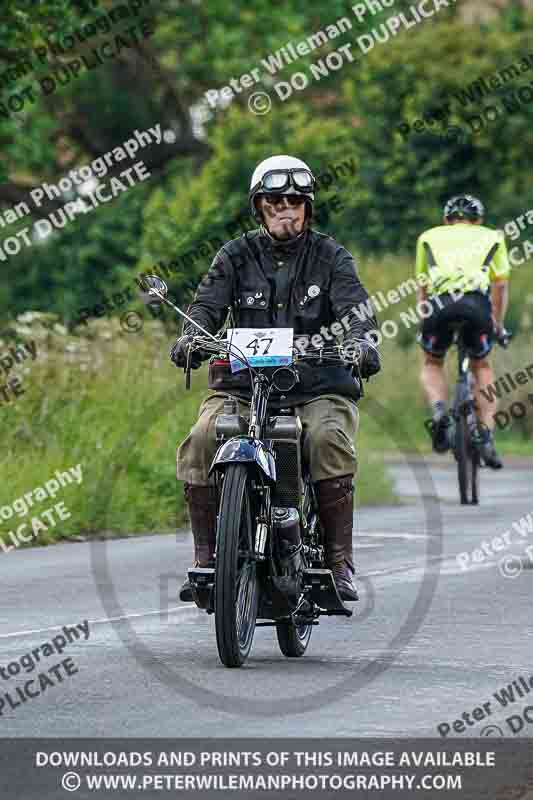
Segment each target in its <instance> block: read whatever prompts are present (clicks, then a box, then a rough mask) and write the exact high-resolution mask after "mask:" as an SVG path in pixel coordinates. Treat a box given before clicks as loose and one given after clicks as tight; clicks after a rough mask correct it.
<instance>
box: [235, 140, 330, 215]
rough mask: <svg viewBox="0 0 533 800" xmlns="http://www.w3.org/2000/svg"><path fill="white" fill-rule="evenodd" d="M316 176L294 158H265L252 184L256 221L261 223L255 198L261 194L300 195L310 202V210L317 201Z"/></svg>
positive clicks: (256, 169) (256, 171) (258, 166)
mask: <svg viewBox="0 0 533 800" xmlns="http://www.w3.org/2000/svg"><path fill="white" fill-rule="evenodd" d="M315 188H316V181H315V176H314V175H313V173H312V172H311V170H310V169H309V167H308V166H307V164H306V163H305V161H302V160H301V159H299V158H294V157H293V156H271V157H270V158H265V160H264V161H261V163H260V164H258V165H257V167H256V168H255V170H254V174H253V175H252V180H251V182H250V193H249V199H250V205H251V208H252V214H253V215H254V217H255V219H256V220H258V221H259V222H261V221H262V220H261V214H260V212H259V211H258V210H257V208H256V205H255V198H256V197H257V196H258V195H261V194H280V195H283V194H299V195H302V196H303V197H305V198H306V199H307V200H309V206H310V210H312V207H313V206H312V204H313V201H314V199H315Z"/></svg>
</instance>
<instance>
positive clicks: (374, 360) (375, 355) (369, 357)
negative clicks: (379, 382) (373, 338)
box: [359, 342, 381, 378]
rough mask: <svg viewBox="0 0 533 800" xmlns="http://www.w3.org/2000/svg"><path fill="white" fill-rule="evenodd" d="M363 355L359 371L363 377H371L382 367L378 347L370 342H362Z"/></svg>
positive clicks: (360, 359) (360, 344)
mask: <svg viewBox="0 0 533 800" xmlns="http://www.w3.org/2000/svg"><path fill="white" fill-rule="evenodd" d="M359 346H360V348H361V355H360V358H359V371H360V373H361V377H362V378H370V376H371V375H375V374H376V373H377V372H379V371H380V369H381V359H380V357H379V351H378V349H377V347H375V346H374V345H372V344H370V342H360V343H359Z"/></svg>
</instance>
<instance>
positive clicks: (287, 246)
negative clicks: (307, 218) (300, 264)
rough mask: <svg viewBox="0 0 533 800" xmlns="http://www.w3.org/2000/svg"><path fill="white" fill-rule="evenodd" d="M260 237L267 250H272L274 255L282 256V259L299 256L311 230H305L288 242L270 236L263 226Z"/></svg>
mask: <svg viewBox="0 0 533 800" xmlns="http://www.w3.org/2000/svg"><path fill="white" fill-rule="evenodd" d="M259 232H260V236H261V239H262V241H263V242H264V243H265V244H266V247H267V249H269V250H271V251H272V253H273V255H276V256H280V257H283V256H285V257H291V256H295V255H298V253H299V252H300V250H301V249H302V247H303V245H304V244H305V242H306V240H307V236H308V233H309V228H307V227H306V228H304V230H303V231H302V232H301V233H299V234H298V236H294V237H292V238H291V239H287V240H286V241H280V240H279V239H274V237H273V236H271V235H270V233H269V232H268V230H267V228H266V227H265V226H264V225H261V227H260V229H259Z"/></svg>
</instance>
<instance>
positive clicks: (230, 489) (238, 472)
mask: <svg viewBox="0 0 533 800" xmlns="http://www.w3.org/2000/svg"><path fill="white" fill-rule="evenodd" d="M253 541H254V536H253V516H252V502H251V487H250V478H249V475H248V471H247V469H246V467H245V466H244V465H242V464H232V465H231V466H229V467H227V468H226V472H225V475H224V482H223V485H222V493H221V498H220V511H219V518H218V528H217V549H216V562H215V629H216V636H217V648H218V654H219V656H220V660H221V661H222V663H223V664H224V665H225V666H226V667H240V666H242V664H243V663H244V662H245V661H246V659H247V657H248V654H249V652H250V648H251V646H252V641H253V638H254V632H255V623H256V619H257V608H258V600H259V591H258V583H257V573H256V561H255V559H254V543H253Z"/></svg>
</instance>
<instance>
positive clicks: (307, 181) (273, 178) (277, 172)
mask: <svg viewBox="0 0 533 800" xmlns="http://www.w3.org/2000/svg"><path fill="white" fill-rule="evenodd" d="M290 186H292V187H293V188H294V189H296V191H297V192H303V193H306V194H307V193H312V192H314V190H315V179H314V177H313V175H312V174H311V173H310V172H309V170H307V169H299V168H298V169H272V170H270V171H269V172H265V174H264V175H263V179H262V180H261V183H260V186H259V189H258V191H261V192H265V193H268V192H284V191H286V189H288V188H289V187H290Z"/></svg>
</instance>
